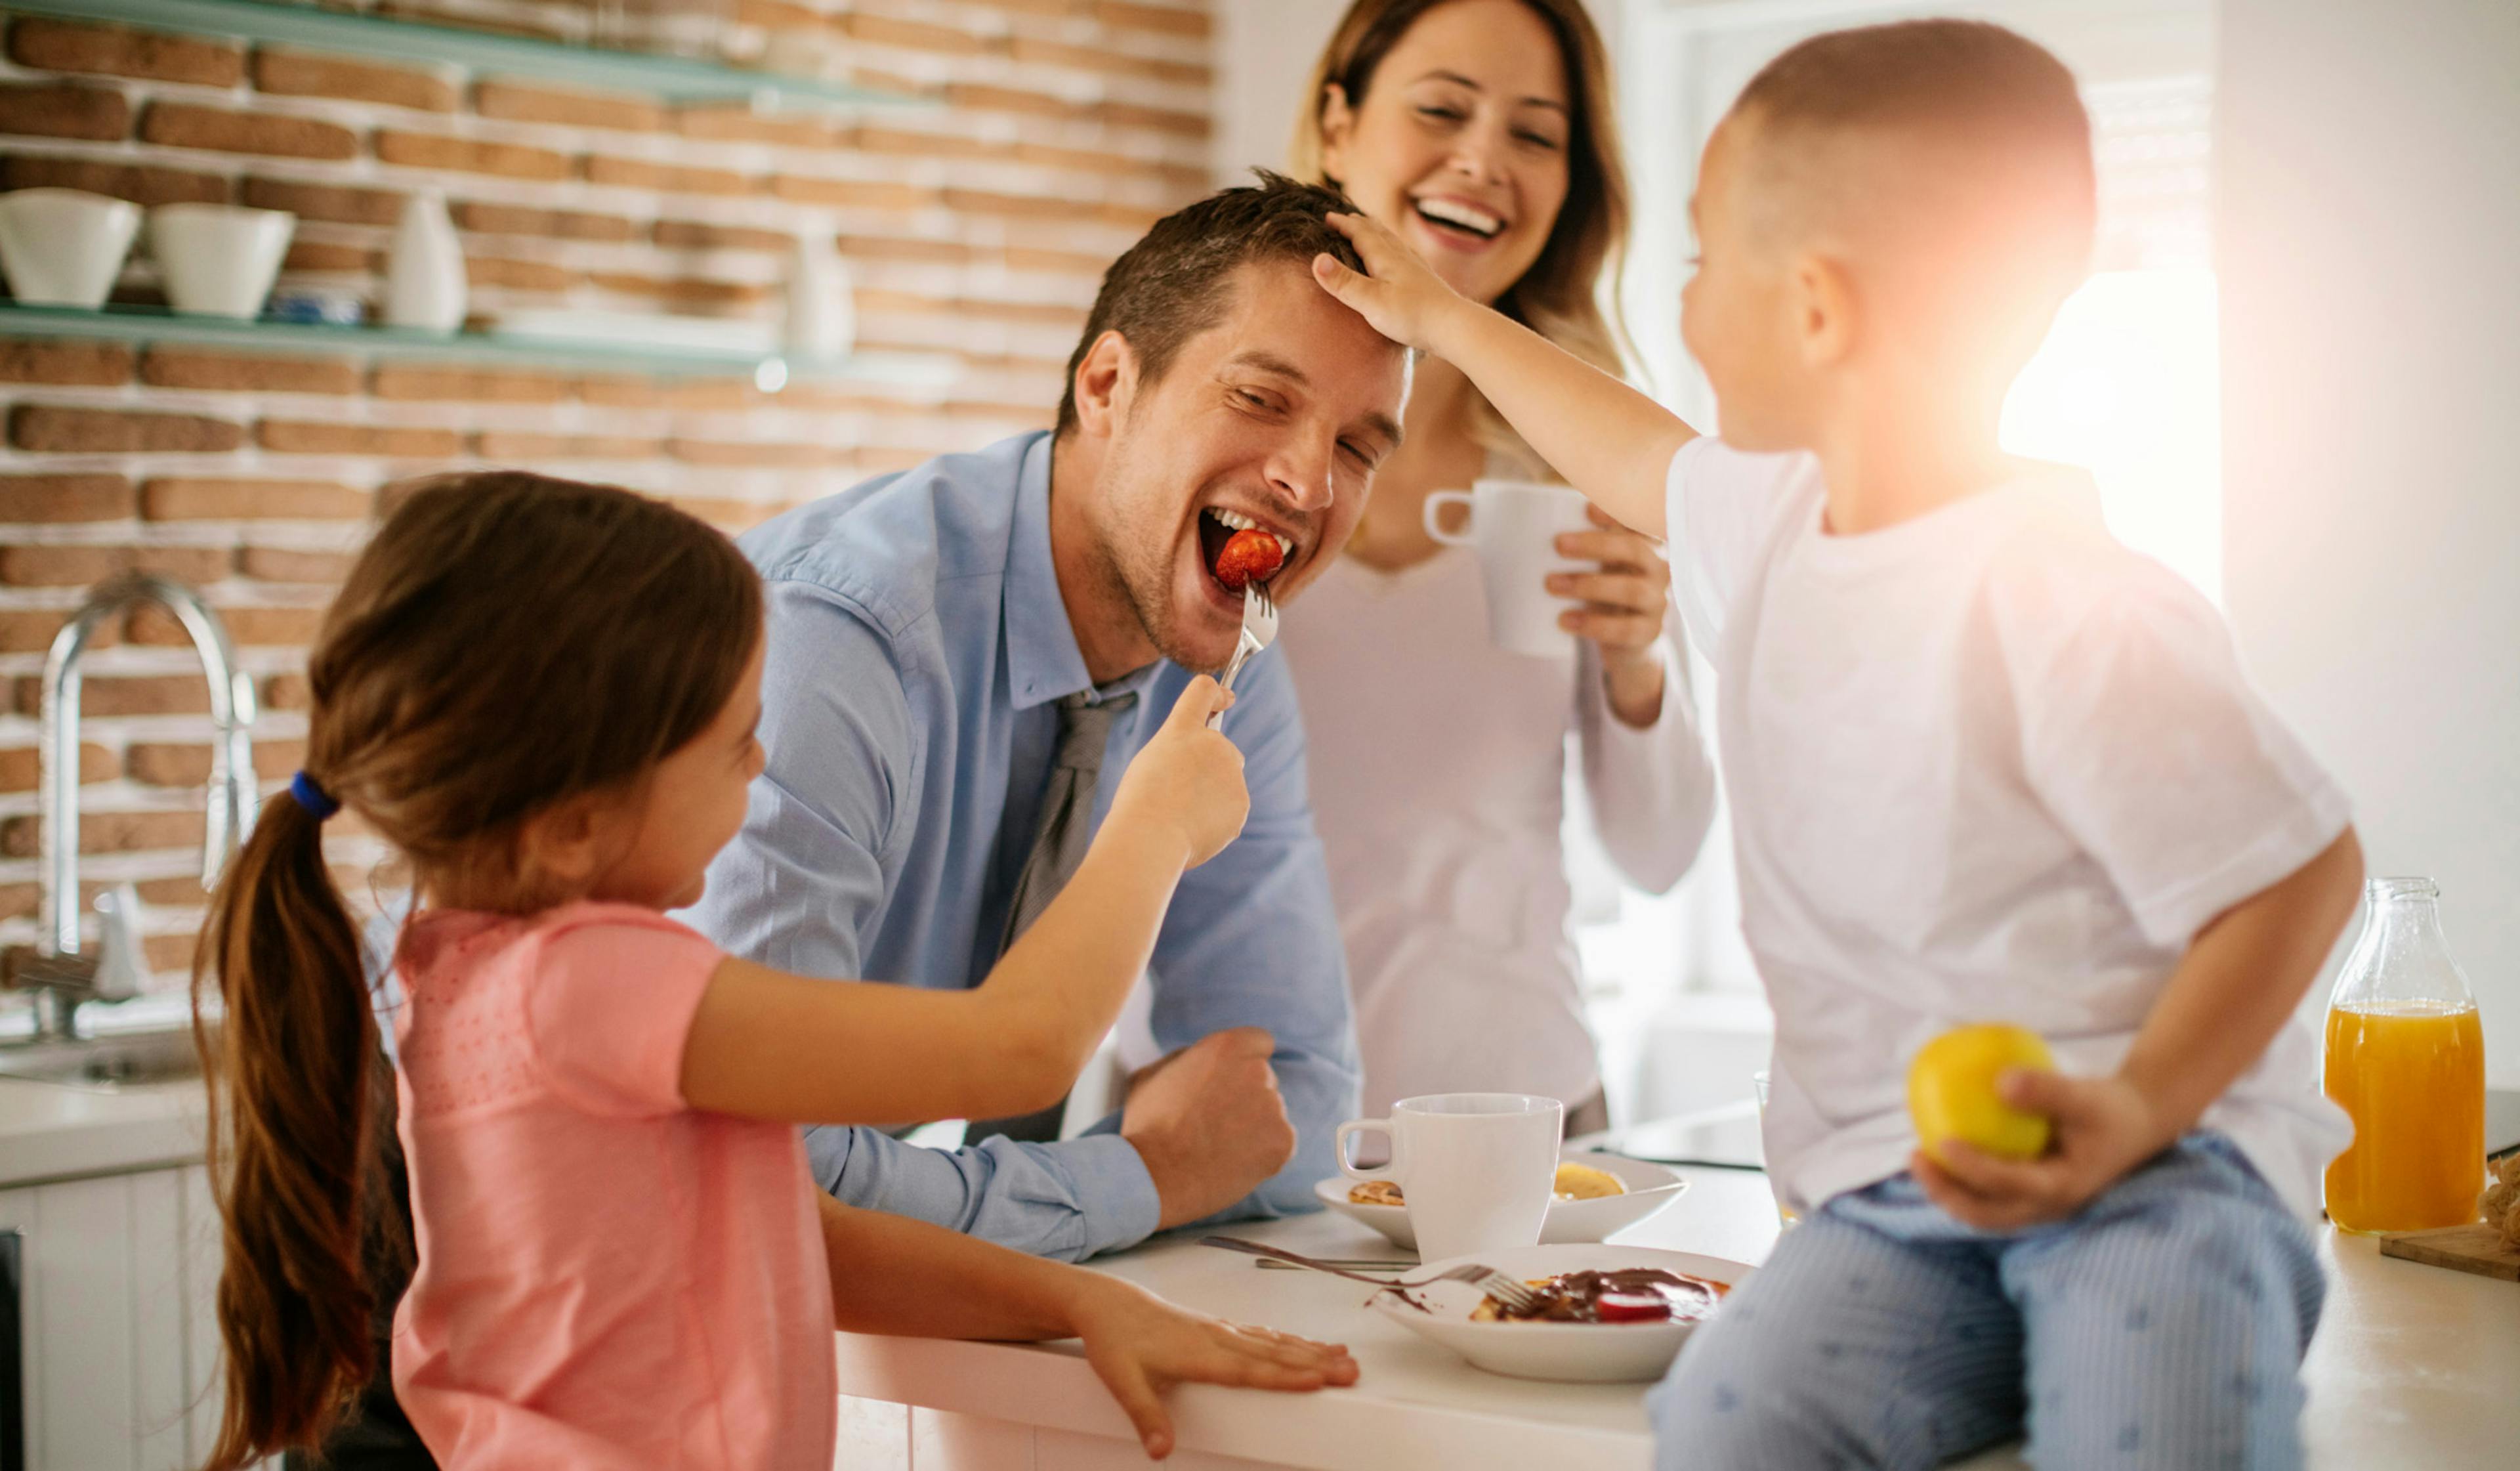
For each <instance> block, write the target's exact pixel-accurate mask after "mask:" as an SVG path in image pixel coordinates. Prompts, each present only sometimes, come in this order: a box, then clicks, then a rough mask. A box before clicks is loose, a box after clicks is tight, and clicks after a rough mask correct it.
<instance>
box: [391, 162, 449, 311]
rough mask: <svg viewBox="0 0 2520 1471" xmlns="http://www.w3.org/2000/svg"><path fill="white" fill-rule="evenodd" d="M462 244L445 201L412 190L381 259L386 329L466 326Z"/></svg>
mask: <svg viewBox="0 0 2520 1471" xmlns="http://www.w3.org/2000/svg"><path fill="white" fill-rule="evenodd" d="M468 290H469V288H468V287H467V284H466V281H465V276H464V246H463V243H462V242H461V241H459V240H457V239H456V238H455V222H454V221H453V220H450V219H448V218H447V217H446V197H445V196H444V195H442V194H440V193H438V192H437V191H436V190H434V189H423V190H419V191H417V192H415V193H414V194H413V195H412V196H411V197H410V198H409V199H408V200H406V201H405V202H404V204H403V207H402V223H401V224H399V225H397V226H396V227H395V228H394V238H393V249H392V250H391V251H390V252H389V253H387V255H386V259H385V303H384V304H385V312H384V316H385V325H386V326H388V327H416V328H419V329H421V330H422V331H425V332H453V331H455V330H456V329H458V328H460V327H462V326H463V325H464V308H465V298H466V296H467V293H468Z"/></svg>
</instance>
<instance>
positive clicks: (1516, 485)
mask: <svg viewBox="0 0 2520 1471" xmlns="http://www.w3.org/2000/svg"><path fill="white" fill-rule="evenodd" d="M1586 505H1587V502H1586V501H1585V499H1584V494H1583V492H1582V491H1580V490H1575V489H1572V488H1570V487H1568V486H1565V485H1543V484H1536V483H1531V482H1527V481H1480V482H1478V483H1476V484H1474V485H1472V486H1470V488H1469V489H1468V490H1466V491H1463V490H1438V491H1436V492H1435V493H1434V494H1432V495H1429V496H1427V497H1426V510H1425V513H1424V515H1425V518H1426V534H1427V535H1429V536H1432V537H1434V538H1435V539H1436V540H1437V541H1440V542H1443V543H1444V544H1445V545H1447V546H1466V547H1470V548H1472V549H1473V550H1475V551H1476V552H1477V553H1478V557H1479V575H1480V577H1481V579H1482V580H1483V581H1484V582H1485V583H1486V584H1487V594H1488V637H1490V638H1492V639H1494V640H1495V641H1496V646H1497V647H1498V648H1500V649H1503V650H1505V651H1506V652H1507V653H1508V654H1529V655H1532V656H1534V657H1536V658H1541V659H1571V658H1573V657H1574V654H1575V635H1573V634H1571V633H1569V632H1567V631H1566V630H1565V629H1563V628H1561V627H1559V626H1557V619H1558V615H1560V614H1562V613H1564V612H1566V610H1568V609H1569V608H1572V607H1573V606H1575V605H1574V604H1573V603H1572V602H1571V601H1569V600H1567V599H1565V598H1561V597H1559V596H1557V595H1556V594H1555V593H1553V592H1551V591H1550V590H1549V588H1548V585H1547V583H1546V581H1545V579H1546V578H1547V577H1548V576H1549V575H1550V574H1552V573H1561V572H1582V571H1584V570H1585V564H1583V563H1581V562H1576V561H1573V560H1571V559H1569V558H1565V557H1561V556H1559V555H1557V538H1558V537H1559V536H1560V535H1561V534H1563V533H1565V532H1567V531H1584V530H1590V529H1592V527H1593V523H1592V522H1591V521H1590V520H1588V519H1587V518H1586V515H1585V508H1586ZM1447 506H1462V507H1464V508H1466V509H1467V510H1468V511H1469V524H1468V525H1467V526H1466V527H1464V528H1463V529H1461V530H1458V531H1455V530H1447V529H1445V528H1444V526H1443V521H1442V517H1443V511H1444V508H1445V507H1447Z"/></svg>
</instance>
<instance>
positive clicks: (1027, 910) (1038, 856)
mask: <svg viewBox="0 0 2520 1471" xmlns="http://www.w3.org/2000/svg"><path fill="white" fill-rule="evenodd" d="M1137 703H1138V696H1137V694H1136V692H1135V691H1131V692H1128V693H1125V694H1119V695H1113V696H1112V697H1110V698H1109V699H1107V700H1103V701H1102V702H1100V703H1099V704H1098V703H1096V702H1095V700H1094V697H1093V695H1092V694H1090V693H1084V692H1080V693H1078V694H1073V695H1070V696H1068V697H1067V698H1066V699H1064V700H1061V701H1059V702H1058V751H1057V755H1055V756H1053V757H1052V758H1051V765H1050V786H1049V789H1048V790H1046V791H1044V792H1043V793H1042V798H1041V824H1040V826H1038V827H1037V828H1035V829H1034V831H1033V839H1032V851H1031V852H1030V853H1028V854H1026V855H1025V857H1024V866H1023V873H1022V875H1021V876H1020V877H1018V878H1017V879H1016V880H1015V894H1014V901H1013V903H1012V904H1011V905H1009V906H1008V909H1007V934H1006V940H1005V942H1003V943H1001V944H1000V945H999V946H998V953H999V954H1001V955H1003V954H1005V953H1006V952H1007V951H1008V950H1010V949H1012V948H1013V946H1014V942H1015V940H1016V938H1017V937H1019V936H1021V935H1022V934H1023V932H1024V931H1026V930H1029V929H1031V928H1032V923H1033V921H1034V920H1037V919H1039V918H1041V914H1042V911H1043V910H1045V909H1047V908H1049V907H1050V901H1051V900H1052V899H1055V898H1057V897H1058V891H1060V890H1061V889H1064V888H1066V887H1067V881H1068V880H1069V879H1071V878H1073V877H1075V875H1076V867H1077V865H1078V864H1080V863H1082V862H1084V861H1085V850H1086V848H1087V846H1088V840H1089V838H1090V837H1091V836H1092V830H1093V826H1094V788H1095V785H1096V783H1097V782H1098V781H1099V780H1100V779H1101V777H1102V749H1103V747H1105V746H1107V745H1108V744H1110V739H1111V722H1112V721H1113V720H1115V719H1118V718H1119V717H1120V716H1121V715H1122V714H1124V713H1127V712H1128V711H1129V710H1130V708H1131V707H1133V706H1135V705H1136V704H1137ZM1066 1112H1067V1100H1066V1099H1064V1098H1062V1099H1060V1100H1059V1101H1058V1102H1057V1103H1054V1104H1052V1105H1051V1106H1050V1107H1048V1108H1046V1109H1043V1110H1041V1111H1040V1112H1039V1113H1033V1114H1025V1115H1022V1116H1021V1117H1018V1118H1013V1119H990V1120H986V1121H982V1122H978V1123H974V1124H973V1125H972V1126H971V1127H970V1129H969V1131H968V1133H967V1139H968V1140H969V1142H971V1143H974V1144H976V1143H978V1142H979V1141H980V1140H982V1139H985V1138H987V1137H988V1136H989V1135H991V1134H1004V1135H1006V1136H1007V1137H1008V1138H1010V1139H1018V1140H1023V1141H1026V1142H1030V1143H1045V1142H1048V1141H1050V1140H1053V1139H1056V1138H1057V1137H1058V1126H1059V1121H1060V1119H1061V1118H1062V1116H1064V1115H1065V1113H1066Z"/></svg>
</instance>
